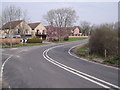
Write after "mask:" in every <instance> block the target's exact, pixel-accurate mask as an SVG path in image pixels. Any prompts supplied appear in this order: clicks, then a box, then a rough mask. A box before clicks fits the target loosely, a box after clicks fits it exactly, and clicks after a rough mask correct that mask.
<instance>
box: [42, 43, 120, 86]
mask: <svg viewBox="0 0 120 90" xmlns="http://www.w3.org/2000/svg"><path fill="white" fill-rule="evenodd" d="M61 46H65V45H59V46H55V47H51V48H49V49H46V50H45V52H46V53H48V51H49V50H51V49H53V48H56V47H61ZM77 46H78V45H77ZM74 47H75V46H74ZM69 50H70V49H69ZM43 53H44V52H43ZM46 56H47V58H49V59H51V60H53V59H52V58H50V57H49V56H48V55H47V54H46ZM53 61H54V62H57V61H55V60H53ZM87 61H88V60H87ZM57 63H59V62H57ZM59 64H60V65H63V66H64V67H67V68H69V69H71V70H74V71H76V72H79V73H82V74H84V75H86V76H88V77H91V78H93V79H96V80H98V81H101V82H103V83H106V84H108V85H111V86H113V87H115V88H120V87H119V86H117V85H114V84H111V83H109V82H107V81H104V80H101V79H99V78H96V77H94V76H91V75H88V74H85V73H83V72H80V71H78V70H75V69H73V68H71V67H68V66H66V65H64V64H61V63H59Z"/></svg>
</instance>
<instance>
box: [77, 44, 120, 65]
mask: <svg viewBox="0 0 120 90" xmlns="http://www.w3.org/2000/svg"><path fill="white" fill-rule="evenodd" d="M76 55H77V56H80V57H83V58H87V59H88V60H92V61H95V62H99V63H103V64H108V65H112V66H117V67H119V65H120V59H114V58H104V57H102V56H98V55H95V54H94V55H89V48H88V44H85V45H84V46H82V47H80V48H79V49H77V51H76Z"/></svg>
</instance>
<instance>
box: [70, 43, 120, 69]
mask: <svg viewBox="0 0 120 90" xmlns="http://www.w3.org/2000/svg"><path fill="white" fill-rule="evenodd" d="M77 46H80V45H76V46H73V47H72V48H70V49H69V50H68V53H69V54H70V55H71V56H73V57H76V58H79V59H80V60H84V61H88V62H90V63H94V64H99V65H102V66H105V67H109V68H112V69H117V70H119V68H117V67H112V66H108V65H104V64H100V63H96V62H93V61H90V60H87V59H85V58H80V57H78V56H76V55H74V54H72V53H71V50H72V49H73V48H75V47H77Z"/></svg>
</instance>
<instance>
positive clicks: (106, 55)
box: [105, 49, 107, 58]
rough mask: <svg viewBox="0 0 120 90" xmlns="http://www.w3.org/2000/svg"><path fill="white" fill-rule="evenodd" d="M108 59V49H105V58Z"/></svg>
mask: <svg viewBox="0 0 120 90" xmlns="http://www.w3.org/2000/svg"><path fill="white" fill-rule="evenodd" d="M106 57H107V51H106V49H105V58H106Z"/></svg>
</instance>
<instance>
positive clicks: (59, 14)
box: [44, 8, 78, 41]
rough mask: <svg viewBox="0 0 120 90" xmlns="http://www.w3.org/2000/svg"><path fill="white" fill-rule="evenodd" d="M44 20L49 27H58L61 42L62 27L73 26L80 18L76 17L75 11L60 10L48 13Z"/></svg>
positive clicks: (68, 9)
mask: <svg viewBox="0 0 120 90" xmlns="http://www.w3.org/2000/svg"><path fill="white" fill-rule="evenodd" d="M44 18H45V20H46V21H47V23H48V24H49V25H52V26H55V27H58V28H57V30H58V31H57V32H59V33H58V34H59V35H58V37H59V41H61V40H62V36H63V35H61V33H63V30H62V29H63V28H62V27H69V26H72V25H73V24H74V23H75V22H76V20H77V19H78V16H76V12H75V10H73V9H71V8H60V9H52V10H50V11H48V12H47V14H46V15H45V16H44Z"/></svg>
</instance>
